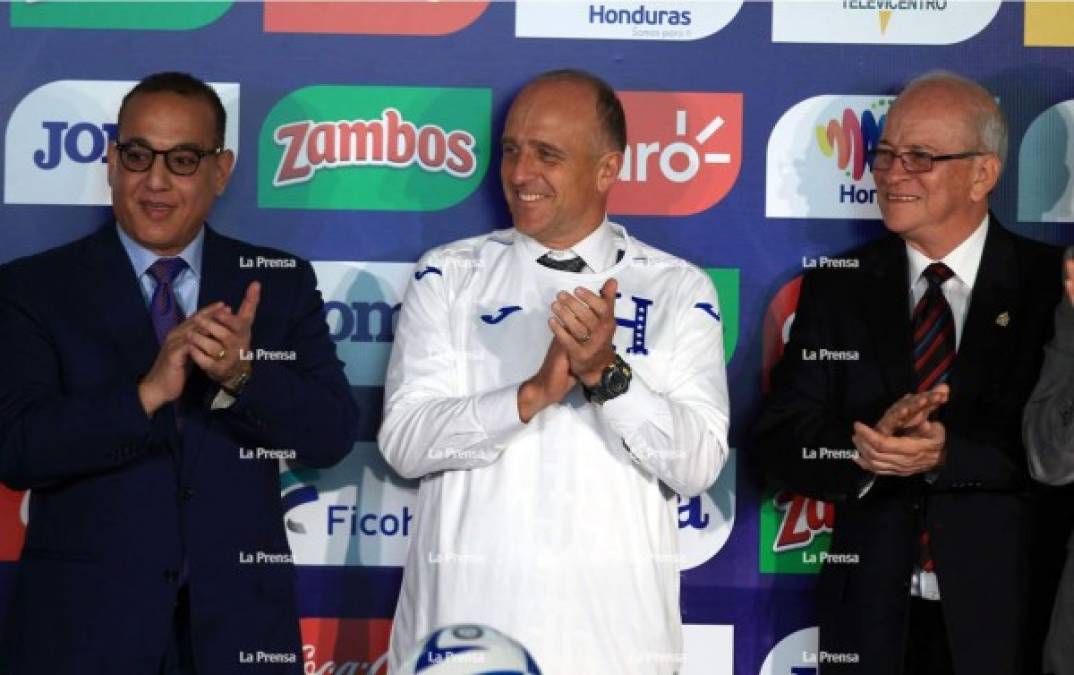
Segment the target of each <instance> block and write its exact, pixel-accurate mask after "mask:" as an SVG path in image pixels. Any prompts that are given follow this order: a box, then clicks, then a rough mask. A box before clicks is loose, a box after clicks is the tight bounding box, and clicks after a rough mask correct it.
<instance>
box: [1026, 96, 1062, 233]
mask: <svg viewBox="0 0 1074 675" xmlns="http://www.w3.org/2000/svg"><path fill="white" fill-rule="evenodd" d="M1018 220H1020V221H1023V222H1027V221H1028V222H1050V223H1070V222H1074V100H1070V101H1063V102H1062V103H1058V104H1056V105H1054V106H1052V107H1051V108H1048V109H1047V110H1045V111H1044V112H1043V113H1041V114H1040V115H1039V116H1038V117H1037V119H1035V120H1033V122H1032V123H1031V124H1030V125H1029V128H1028V129H1027V130H1026V133H1025V135H1024V136H1023V137H1022V144H1021V146H1020V147H1019V149H1018Z"/></svg>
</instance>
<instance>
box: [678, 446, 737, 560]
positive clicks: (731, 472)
mask: <svg viewBox="0 0 1074 675" xmlns="http://www.w3.org/2000/svg"><path fill="white" fill-rule="evenodd" d="M729 453H730V454H729V455H728V457H727V463H726V464H724V467H723V470H721V471H720V475H719V477H718V478H717V479H716V482H715V483H713V484H712V486H711V487H709V489H708V490H706V491H704V492H702V493H701V494H699V495H697V496H696V497H691V498H690V499H685V498H683V497H681V496H680V497H679V498H678V500H679V556H680V561H679V564H680V567H681V569H684V570H685V569H691V568H693V567H697V566H699V565H702V564H704V563H705V562H708V561H709V560H711V559H712V558H713V557H714V556H715V555H716V554H717V553H719V552H720V549H722V548H723V546H724V544H726V543H727V539H728V537H730V536H731V529H732V528H733V527H734V526H735V476H736V474H737V470H736V468H735V465H736V455H737V453H736V451H735V449H734V448H731V449H730V450H729Z"/></svg>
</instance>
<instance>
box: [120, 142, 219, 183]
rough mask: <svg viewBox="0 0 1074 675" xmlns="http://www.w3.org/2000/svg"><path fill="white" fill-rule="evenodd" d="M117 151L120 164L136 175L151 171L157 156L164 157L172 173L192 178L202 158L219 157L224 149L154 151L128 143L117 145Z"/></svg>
mask: <svg viewBox="0 0 1074 675" xmlns="http://www.w3.org/2000/svg"><path fill="white" fill-rule="evenodd" d="M116 151H117V152H118V153H119V161H120V163H121V164H122V165H123V168H124V169H126V170H127V171H134V172H135V173H144V172H146V171H149V167H151V166H153V162H154V160H156V158H157V155H164V165H165V166H167V167H168V171H171V172H172V173H174V174H175V175H176V176H192V175H194V174H195V173H197V171H198V166H200V165H201V158H202V157H208V156H209V155H218V154H220V153H221V152H222V151H223V148H213V149H212V150H201V149H200V148H191V147H186V146H179V147H176V148H171V149H170V150H154V149H153V148H151V147H149V146H148V145H146V144H144V143H139V142H138V141H127V142H126V143H116Z"/></svg>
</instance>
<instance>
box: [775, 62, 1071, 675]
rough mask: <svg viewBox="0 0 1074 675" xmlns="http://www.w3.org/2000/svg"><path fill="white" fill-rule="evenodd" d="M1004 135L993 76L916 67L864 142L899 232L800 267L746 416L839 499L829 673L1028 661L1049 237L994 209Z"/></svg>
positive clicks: (997, 668) (823, 634) (828, 595)
mask: <svg viewBox="0 0 1074 675" xmlns="http://www.w3.org/2000/svg"><path fill="white" fill-rule="evenodd" d="M1005 153H1006V126H1005V123H1004V121H1003V116H1002V114H1001V112H1000V110H999V108H998V106H997V105H996V102H995V100H994V98H993V97H992V96H991V95H990V94H989V93H988V92H987V91H985V90H984V89H983V88H981V87H980V86H978V85H977V84H975V83H973V82H970V81H968V80H965V79H963V78H961V77H958V76H955V75H953V74H948V73H935V74H930V75H926V76H924V77H922V78H919V79H917V80H915V81H913V82H911V83H910V84H909V85H908V86H907V87H906V89H905V90H904V91H903V92H902V94H901V95H900V96H899V97H898V98H897V100H896V101H895V103H894V104H893V105H892V107H891V109H890V112H889V113H888V116H887V121H886V123H885V125H884V128H883V131H882V135H881V138H880V141H879V143H878V144H877V146H876V147H875V148H873V150H872V152H871V154H870V162H871V166H872V169H873V173H874V176H875V178H876V186H877V199H878V201H879V205H880V209H881V212H882V214H883V218H884V224H885V226H886V227H887V229H888V230H889V231H890V232H891V234H890V235H889V236H886V237H883V238H881V239H879V240H877V241H874V242H871V243H869V244H866V245H865V246H863V247H861V248H858V249H856V250H853V251H851V252H849V253H847V254H846V255H845V257H846V258H848V259H851V260H853V261H854V264H853V265H847V266H845V267H841V268H837V269H820V270H816V271H811V272H810V273H808V274H806V276H805V278H804V280H803V282H802V290H801V299H800V301H799V305H798V311H797V315H796V319H795V322H794V326H793V329H792V332H791V336H790V343H789V344H788V346H787V349H786V351H785V353H784V358H783V361H782V362H781V363H780V365H779V366H778V367H777V369H776V370H775V372H774V374H773V390H772V393H771V395H770V397H769V398H768V400H767V401H766V402H765V405H764V410H763V412H762V414H761V418H760V420H759V422H758V425H757V435H758V451H759V454H760V456H761V458H762V461H763V462H764V464H765V466H766V469H767V470H768V472H769V473H770V475H771V476H772V477H773V478H774V479H775V480H777V481H778V482H780V483H782V484H784V485H786V486H788V487H790V488H792V489H794V490H797V491H799V492H802V493H804V494H808V495H811V496H814V497H818V498H822V499H826V500H833V501H837V502H838V505H837V506H836V523H835V528H834V532H833V537H832V543H831V550H830V552H829V554H828V557H827V561H826V563H825V565H824V567H823V570H822V572H821V576H820V581H819V606H818V614H819V622H820V653H819V654H818V659H817V660H818V662H819V667H820V670H821V672H822V673H833V672H847V673H863V674H868V675H903V674H904V673H906V674H909V673H920V674H922V675H925V674H927V675H942V674H944V673H958V674H959V675H968V674H970V673H974V674H976V673H997V674H998V673H1005V674H1006V673H1011V674H1013V673H1028V672H1039V657H1037V654H1036V650H1035V649H1034V647H1033V646H1032V644H1031V643H1032V635H1031V631H1030V630H1028V628H1027V627H1028V626H1029V625H1030V622H1029V615H1030V604H1029V603H1030V599H1031V593H1030V586H1029V584H1030V578H1029V577H1030V576H1031V575H1030V564H1031V559H1030V558H1031V550H1032V548H1031V541H1030V539H1031V532H1032V527H1033V517H1034V511H1033V498H1032V485H1031V482H1030V480H1029V475H1028V472H1027V470H1026V463H1025V452H1024V449H1023V447H1022V443H1021V434H1020V424H1021V414H1022V407H1023V405H1024V403H1025V401H1026V398H1027V397H1028V395H1029V392H1030V391H1031V390H1032V387H1033V383H1034V382H1035V380H1036V376H1037V373H1038V371H1039V368H1040V362H1041V354H1042V345H1043V344H1044V342H1045V340H1047V339H1048V337H1049V335H1050V333H1051V321H1050V316H1049V313H1050V311H1049V310H1045V309H1043V308H1045V307H1050V306H1051V304H1052V303H1053V302H1054V299H1055V297H1056V295H1057V292H1058V288H1057V286H1056V284H1055V269H1056V266H1057V265H1058V250H1056V249H1054V248H1052V247H1049V246H1045V245H1043V244H1039V243H1036V242H1033V241H1030V240H1028V239H1024V238H1022V237H1019V236H1016V235H1014V234H1012V233H1010V232H1008V231H1006V230H1005V229H1003V227H1002V226H1001V225H1000V224H999V222H998V221H997V220H996V218H995V217H994V216H993V215H991V214H990V212H989V208H988V198H989V194H990V193H991V192H992V189H993V188H994V186H995V185H996V182H997V180H998V179H999V176H1000V172H1001V169H1002V166H1003V160H1004V155H1005ZM1035 660H1036V663H1034V661H1035ZM1034 666H1035V667H1036V668H1037V670H1033V668H1034Z"/></svg>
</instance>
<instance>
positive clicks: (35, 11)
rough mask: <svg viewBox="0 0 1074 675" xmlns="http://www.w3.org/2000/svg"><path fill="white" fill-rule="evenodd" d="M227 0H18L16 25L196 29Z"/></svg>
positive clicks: (14, 14) (224, 6)
mask: <svg viewBox="0 0 1074 675" xmlns="http://www.w3.org/2000/svg"><path fill="white" fill-rule="evenodd" d="M231 4H232V3H231V2H230V0H229V1H227V2H208V1H206V2H200V1H199V2H175V1H174V0H165V1H163V2H161V1H158V2H140V1H136V0H132V1H130V2H114V1H112V2H40V1H39V0H14V1H13V2H12V3H11V26H12V27H13V28H103V29H112V30H193V29H195V28H201V27H203V26H207V25H209V24H210V23H212V22H214V21H216V20H217V19H219V18H220V17H221V16H223V15H224V13H225V12H227V11H228V10H229V9H231Z"/></svg>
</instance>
